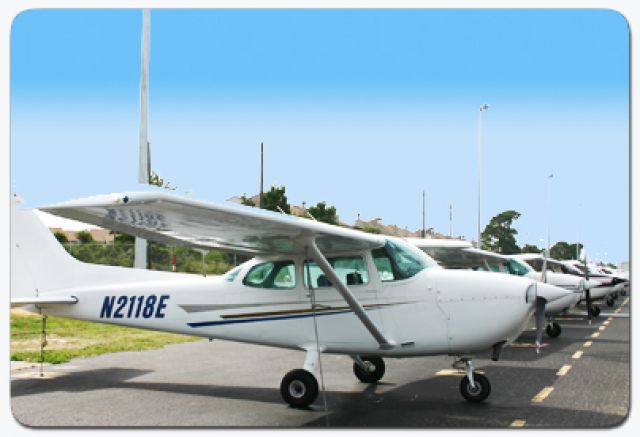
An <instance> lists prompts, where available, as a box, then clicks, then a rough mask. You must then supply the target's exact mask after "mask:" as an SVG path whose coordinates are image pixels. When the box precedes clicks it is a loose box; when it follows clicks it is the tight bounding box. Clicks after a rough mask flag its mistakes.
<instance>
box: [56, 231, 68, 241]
mask: <svg viewBox="0 0 640 437" xmlns="http://www.w3.org/2000/svg"><path fill="white" fill-rule="evenodd" d="M53 236H54V237H56V240H58V241H59V242H60V244H67V243H68V242H69V239H68V238H67V235H66V234H65V233H64V232H60V231H55V232H54V233H53Z"/></svg>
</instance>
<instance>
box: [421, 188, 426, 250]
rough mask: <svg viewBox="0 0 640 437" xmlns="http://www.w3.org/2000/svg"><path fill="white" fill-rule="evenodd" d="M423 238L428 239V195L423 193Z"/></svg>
mask: <svg viewBox="0 0 640 437" xmlns="http://www.w3.org/2000/svg"><path fill="white" fill-rule="evenodd" d="M422 238H427V193H426V191H424V190H423V191H422Z"/></svg>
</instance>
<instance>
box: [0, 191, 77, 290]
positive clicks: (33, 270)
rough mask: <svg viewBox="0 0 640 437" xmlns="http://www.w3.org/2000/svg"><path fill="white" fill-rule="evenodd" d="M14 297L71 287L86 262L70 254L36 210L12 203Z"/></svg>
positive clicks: (12, 276) (12, 279)
mask: <svg viewBox="0 0 640 437" xmlns="http://www.w3.org/2000/svg"><path fill="white" fill-rule="evenodd" d="M10 227H11V297H12V298H19V297H36V296H38V293H39V292H42V291H49V290H56V289H59V288H64V287H70V286H72V285H73V283H74V278H75V277H76V275H77V274H78V273H80V270H81V269H82V267H83V265H82V263H80V262H79V261H77V260H76V259H75V258H73V257H72V256H71V255H69V254H68V253H67V252H66V251H65V250H64V248H63V247H62V245H60V243H59V242H58V240H56V238H55V237H54V236H53V234H52V233H51V231H49V229H47V227H46V226H45V225H44V224H43V223H42V221H40V219H39V218H38V216H37V215H36V214H35V212H34V211H31V210H22V209H20V200H19V199H17V198H14V199H13V200H12V202H11V222H10Z"/></svg>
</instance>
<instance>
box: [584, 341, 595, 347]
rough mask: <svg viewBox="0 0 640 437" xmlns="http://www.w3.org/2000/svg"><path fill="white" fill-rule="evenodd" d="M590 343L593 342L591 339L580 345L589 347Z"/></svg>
mask: <svg viewBox="0 0 640 437" xmlns="http://www.w3.org/2000/svg"><path fill="white" fill-rule="evenodd" d="M592 344H593V342H592V341H587V342H585V344H583V345H582V347H591V345H592Z"/></svg>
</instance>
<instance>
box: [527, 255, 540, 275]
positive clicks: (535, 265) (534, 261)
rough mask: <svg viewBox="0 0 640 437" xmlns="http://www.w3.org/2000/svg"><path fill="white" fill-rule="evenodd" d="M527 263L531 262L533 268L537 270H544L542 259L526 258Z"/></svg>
mask: <svg viewBox="0 0 640 437" xmlns="http://www.w3.org/2000/svg"><path fill="white" fill-rule="evenodd" d="M526 261H527V264H529V265H530V266H531V267H533V270H535V271H536V272H541V271H542V260H541V259H537V258H535V259H528V260H526Z"/></svg>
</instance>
